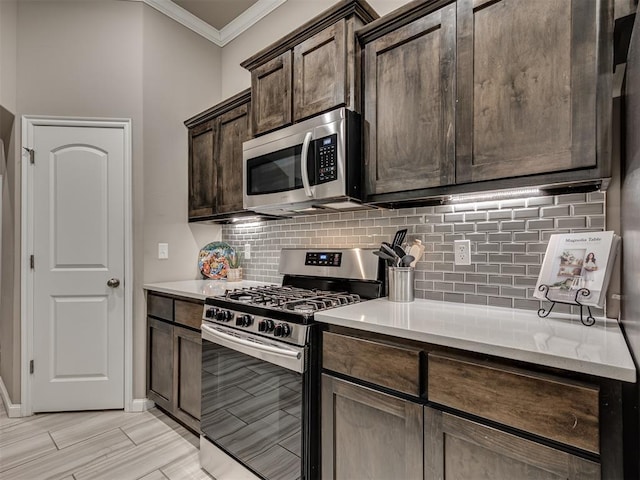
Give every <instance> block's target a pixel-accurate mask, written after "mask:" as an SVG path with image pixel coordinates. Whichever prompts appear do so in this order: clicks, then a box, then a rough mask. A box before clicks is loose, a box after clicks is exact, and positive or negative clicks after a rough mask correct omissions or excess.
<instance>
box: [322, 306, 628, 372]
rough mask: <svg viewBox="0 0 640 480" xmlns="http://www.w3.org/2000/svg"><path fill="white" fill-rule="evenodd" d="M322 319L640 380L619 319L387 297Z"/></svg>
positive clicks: (333, 311)
mask: <svg viewBox="0 0 640 480" xmlns="http://www.w3.org/2000/svg"><path fill="white" fill-rule="evenodd" d="M314 318H315V319H316V320H317V321H319V322H323V323H328V324H332V325H341V326H344V327H351V328H357V329H360V330H365V331H368V332H377V333H381V334H385V335H391V336H394V337H401V338H407V339H412V340H417V341H423V342H427V343H431V344H437V345H443V346H448V347H453V348H459V349H462V350H467V351H472V352H477V353H483V354H488V355H494V356H498V357H503V358H508V359H513V360H521V361H524V362H530V363H534V364H538V365H545V366H549V367H555V368H560V369H564V370H570V371H575V372H581V373H585V374H590V375H596V376H600V377H605V378H611V379H616V380H622V381H625V382H635V381H636V369H635V366H634V363H633V360H632V359H631V354H630V353H629V349H628V347H627V344H626V341H625V339H624V336H623V334H622V331H621V330H620V326H619V325H618V322H617V321H615V320H609V319H603V318H597V319H596V323H595V324H594V325H593V326H590V327H587V326H585V325H583V324H582V323H581V322H580V319H579V318H578V316H577V315H563V314H554V313H551V315H550V316H549V317H547V318H540V317H538V315H537V312H535V311H528V310H516V309H509V308H500V307H487V306H477V305H468V304H461V303H452V302H438V301H433V300H420V299H416V300H415V301H414V302H410V303H397V302H391V301H389V300H388V299H387V298H386V297H385V298H379V299H376V300H370V301H367V302H361V303H357V304H353V305H347V306H344V307H338V308H334V309H331V310H326V311H324V312H318V313H316V315H315V316H314Z"/></svg>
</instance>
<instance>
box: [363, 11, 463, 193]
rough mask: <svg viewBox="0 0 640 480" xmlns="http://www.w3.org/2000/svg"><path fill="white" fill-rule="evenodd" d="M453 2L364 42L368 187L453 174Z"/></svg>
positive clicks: (448, 178)
mask: <svg viewBox="0 0 640 480" xmlns="http://www.w3.org/2000/svg"><path fill="white" fill-rule="evenodd" d="M455 21H456V10H455V4H454V5H449V6H447V7H445V8H442V9H441V10H437V11H435V12H433V13H431V14H429V15H426V16H424V17H422V18H419V19H417V20H414V21H413V22H411V23H409V24H407V25H404V26H403V27H401V28H398V29H397V30H394V31H392V32H390V33H388V34H386V35H383V36H381V37H380V38H377V39H376V40H374V41H372V42H371V43H368V44H367V45H366V47H365V59H366V63H365V92H366V93H365V107H364V111H365V119H366V121H367V122H369V130H368V142H367V145H368V156H367V159H368V176H367V178H368V182H367V190H368V193H370V194H379V193H388V192H397V191H403V190H415V189H419V188H429V187H434V186H440V185H450V184H452V183H454V182H455V170H454V169H455V136H454V116H455V100H456V99H455V55H456V38H455V34H456V25H455Z"/></svg>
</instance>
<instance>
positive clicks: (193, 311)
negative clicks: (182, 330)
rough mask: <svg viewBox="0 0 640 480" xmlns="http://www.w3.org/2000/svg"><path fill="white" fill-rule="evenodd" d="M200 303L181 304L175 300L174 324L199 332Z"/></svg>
mask: <svg viewBox="0 0 640 480" xmlns="http://www.w3.org/2000/svg"><path fill="white" fill-rule="evenodd" d="M203 308H204V307H203V304H202V303H191V302H183V301H182V300H176V323H180V324H182V325H187V326H188V327H193V328H197V329H198V330H200V325H202V310H203Z"/></svg>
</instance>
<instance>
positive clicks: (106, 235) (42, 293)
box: [29, 124, 126, 412]
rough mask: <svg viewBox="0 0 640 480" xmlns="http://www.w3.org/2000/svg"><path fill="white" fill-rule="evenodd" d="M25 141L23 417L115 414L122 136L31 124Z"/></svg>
mask: <svg viewBox="0 0 640 480" xmlns="http://www.w3.org/2000/svg"><path fill="white" fill-rule="evenodd" d="M29 135H30V137H31V138H30V140H29V144H30V146H31V148H32V149H33V151H34V154H33V155H34V162H33V165H31V166H30V167H29V168H30V169H31V170H30V172H31V175H32V183H31V185H32V188H33V191H32V192H30V194H31V195H32V197H31V198H32V201H33V210H32V216H33V222H32V239H33V247H32V248H33V270H32V274H33V283H32V285H33V310H32V311H33V361H34V364H33V372H32V383H31V386H32V390H31V406H32V411H33V412H42V411H67V410H91V409H108V408H123V407H124V379H125V375H124V364H125V347H124V345H125V328H124V326H125V295H124V289H123V285H124V281H125V278H124V273H125V263H124V260H125V259H124V255H125V242H124V231H125V215H124V198H125V196H124V178H125V177H124V175H125V171H124V170H125V169H124V165H125V162H124V159H125V155H126V154H125V139H124V132H123V129H122V128H109V127H104V126H99V127H98V126H95V127H94V126H91V127H89V126H57V125H37V124H36V125H34V126H33V127H32V129H31V130H30V133H29ZM112 279H113V280H112ZM110 280H111V281H110ZM118 281H119V282H120V284H119V285H115V284H116V283H117V282H118Z"/></svg>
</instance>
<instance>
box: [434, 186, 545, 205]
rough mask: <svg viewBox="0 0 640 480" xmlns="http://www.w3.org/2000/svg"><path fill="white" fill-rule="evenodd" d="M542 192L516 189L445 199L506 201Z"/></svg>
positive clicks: (447, 200)
mask: <svg viewBox="0 0 640 480" xmlns="http://www.w3.org/2000/svg"><path fill="white" fill-rule="evenodd" d="M541 193H542V192H541V191H540V189H539V188H514V189H511V190H499V191H494V192H483V193H468V194H466V193H465V194H460V195H450V196H449V197H447V198H445V201H446V202H448V203H461V202H484V201H488V200H505V199H508V198H519V197H534V196H536V195H540V194H541Z"/></svg>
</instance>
